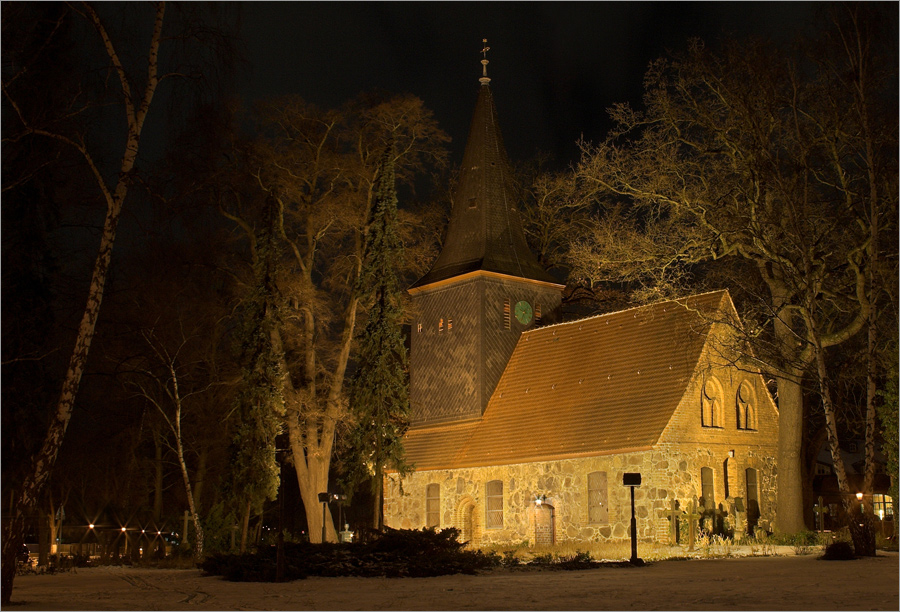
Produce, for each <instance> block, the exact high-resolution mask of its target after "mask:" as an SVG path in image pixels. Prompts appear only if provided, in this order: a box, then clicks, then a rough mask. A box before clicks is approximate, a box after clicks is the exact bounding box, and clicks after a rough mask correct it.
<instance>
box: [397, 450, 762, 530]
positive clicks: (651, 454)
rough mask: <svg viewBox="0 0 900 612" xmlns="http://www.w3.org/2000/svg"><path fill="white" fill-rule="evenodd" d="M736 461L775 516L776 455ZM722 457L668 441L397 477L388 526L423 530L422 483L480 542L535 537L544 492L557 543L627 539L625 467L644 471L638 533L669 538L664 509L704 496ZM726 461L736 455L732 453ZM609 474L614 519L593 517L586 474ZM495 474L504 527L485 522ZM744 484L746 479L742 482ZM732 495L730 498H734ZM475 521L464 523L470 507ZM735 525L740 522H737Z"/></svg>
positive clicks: (452, 520)
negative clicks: (704, 472) (751, 472)
mask: <svg viewBox="0 0 900 612" xmlns="http://www.w3.org/2000/svg"><path fill="white" fill-rule="evenodd" d="M742 457H743V458H742V459H741V461H740V462H736V464H735V465H734V466H733V467H734V468H735V473H737V472H738V470H742V469H743V468H745V467H754V468H756V469H757V470H758V471H759V488H760V498H761V499H760V504H761V506H762V516H763V517H764V518H765V519H767V520H771V517H773V513H774V494H775V492H774V467H773V466H774V461H773V459H772V458H771V457H770V456H769V457H766V456H762V455H758V454H753V453H752V452H749V451H748V452H747V453H744V454H742ZM720 459H722V458H721V457H719V456H717V454H716V453H715V452H713V451H711V450H709V449H698V448H697V447H690V448H684V447H681V446H675V445H670V446H666V447H664V448H658V449H654V450H652V451H644V452H634V453H627V454H618V455H607V456H599V457H588V458H578V459H565V460H559V461H545V462H536V463H525V464H517V465H506V466H489V467H477V468H460V469H455V470H433V471H423V472H416V473H413V474H411V475H410V476H408V477H407V478H405V479H404V481H403V494H402V495H401V494H400V487H399V486H398V483H397V482H396V480H394V479H395V478H396V476H395V475H391V476H388V477H387V478H386V482H385V502H384V513H385V524H387V525H388V526H390V527H394V528H404V529H420V528H422V527H424V526H425V521H426V515H425V488H426V486H427V485H428V484H431V483H438V484H439V485H440V491H441V496H440V508H441V510H440V525H439V527H441V528H444V527H451V526H453V527H457V528H459V529H460V530H461V531H463V532H464V533H471V540H472V541H473V543H474V544H475V545H481V546H485V545H490V544H515V543H520V542H527V543H529V544H532V545H533V544H534V542H535V508H536V506H535V499H536V497H538V496H541V495H544V496H546V500H545V501H544V502H543V503H544V504H548V505H550V506H552V507H553V509H554V513H555V539H556V542H557V543H564V542H593V541H605V540H611V539H612V540H615V539H623V538H627V537H629V522H630V519H631V501H630V492H629V489H628V487H625V486H623V485H622V475H623V474H624V473H625V472H640V473H641V474H642V484H641V486H640V487H638V488H637V489H636V490H635V507H636V516H637V528H638V537H639V538H640V539H641V540H642V541H659V542H665V541H667V539H668V533H669V531H668V529H669V528H668V524H669V522H668V519H667V515H666V511H667V509H668V508H669V504H670V500H672V499H677V500H678V501H679V502H680V503H681V506H682V508H687V502H688V501H693V500H696V499H697V498H699V496H700V492H701V491H700V469H701V468H702V467H713V469H714V472H715V473H716V474H717V479H719V478H721V477H722V476H721V475H720V474H719V472H721V471H722V470H723V462H724V459H723V460H722V461H720ZM729 459H732V458H730V457H729ZM731 467H732V466H729V469H730V468H731ZM594 471H601V472H606V474H607V489H608V493H607V497H608V511H609V514H608V516H609V520H608V522H606V523H591V522H590V521H589V520H588V483H587V479H588V473H590V472H594ZM492 480H500V481H501V482H502V483H503V527H502V528H500V529H487V528H485V486H486V483H487V482H489V481H492ZM732 486H734V485H732ZM742 486H743V485H742ZM715 497H716V500H715V502H716V504H717V505H718V504H720V503H721V504H723V507H725V508H726V509H727V508H728V507H729V506H728V504H729V502H728V500H726V498H725V495H724V490H723V489H720V488H719V487H716V493H715ZM731 497H733V496H731ZM470 506H473V510H472V512H471V515H470V516H471V520H472V525H471V528H470V530H467V527H466V525H465V524H464V521H466V520H467V519H466V516H469V515H468V514H467V512H466V510H467V508H468V507H470ZM737 527H739V528H740V525H738V526H737Z"/></svg>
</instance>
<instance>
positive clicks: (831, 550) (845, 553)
mask: <svg viewBox="0 0 900 612" xmlns="http://www.w3.org/2000/svg"><path fill="white" fill-rule="evenodd" d="M820 559H824V560H826V561H847V560H850V559H856V555H855V554H853V545H852V544H851V543H850V542H832V543H831V544H829V545H828V546H826V547H825V554H824V555H822V556H821V557H820Z"/></svg>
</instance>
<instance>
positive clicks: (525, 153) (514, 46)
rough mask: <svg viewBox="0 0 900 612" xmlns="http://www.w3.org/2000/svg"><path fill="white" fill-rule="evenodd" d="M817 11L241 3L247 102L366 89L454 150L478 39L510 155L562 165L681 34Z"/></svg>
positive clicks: (760, 28) (740, 33) (741, 28)
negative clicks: (437, 130) (416, 110)
mask: <svg viewBox="0 0 900 612" xmlns="http://www.w3.org/2000/svg"><path fill="white" fill-rule="evenodd" d="M820 6H821V5H820V4H818V3H795V2H758V3H756V2H754V3H740V2H700V3H692V2H691V3H687V2H621V3H620V2H609V3H607V2H600V3H588V2H578V3H564V2H538V3H519V2H453V3H430V2H429V3H418V2H414V3H413V2H402V3H401V2H388V3H380V2H372V3H355V2H352V3H345V2H325V3H317V2H296V3H295V2H251V3H247V4H245V5H244V6H243V8H242V34H243V36H244V39H245V42H246V47H245V53H246V58H247V60H248V63H249V66H248V70H246V71H245V72H244V74H243V76H242V78H241V80H240V82H239V92H240V94H241V95H242V96H243V97H244V98H245V99H247V100H252V99H255V98H261V97H266V96H272V95H280V94H287V93H294V94H299V95H300V96H302V97H303V98H305V99H306V100H308V101H310V102H313V103H315V104H317V105H320V106H324V107H335V106H338V105H340V104H341V103H343V102H344V101H346V100H348V99H349V98H351V97H353V96H355V95H356V94H358V93H360V92H362V91H365V90H369V89H375V88H379V89H384V90H387V91H389V92H395V93H411V94H414V95H416V96H418V97H420V98H422V99H423V100H424V102H425V104H426V106H427V107H428V108H430V109H431V110H432V111H433V112H434V114H435V117H436V119H437V121H438V122H439V124H440V125H441V126H442V127H443V129H444V130H445V131H447V132H448V133H449V134H450V135H451V137H452V138H453V143H452V149H453V158H452V161H453V162H454V163H459V161H460V159H461V157H462V147H463V146H464V141H465V138H466V134H467V132H468V125H469V121H470V119H471V112H472V109H473V107H474V104H475V98H476V95H477V89H478V77H480V76H481V65H480V63H479V62H480V60H481V53H480V51H481V48H482V43H481V41H482V39H483V38H487V40H488V46H489V47H490V51H489V52H488V59H489V60H490V65H489V66H488V76H490V77H491V88H492V89H493V92H494V96H495V100H496V103H497V106H498V111H499V113H500V121H501V127H502V130H503V135H504V139H505V140H506V147H507V151H508V152H509V155H510V157H511V158H512V159H513V160H524V159H527V158H529V157H531V156H532V155H534V154H535V153H536V152H537V151H543V152H546V153H550V154H552V155H553V156H554V157H555V158H556V159H557V160H558V162H561V163H563V164H566V163H568V162H570V161H574V159H575V157H576V147H575V142H576V140H577V139H578V138H579V136H580V135H582V134H583V135H584V136H585V137H587V138H588V139H592V140H596V139H599V138H602V137H603V136H604V135H605V133H606V131H607V129H608V127H609V124H608V121H607V113H606V109H607V108H609V107H610V106H611V105H612V104H614V103H616V102H621V101H630V102H632V103H633V104H637V103H639V102H640V97H641V83H642V79H643V76H644V73H645V71H646V69H647V66H648V64H649V63H650V62H651V61H652V60H654V59H656V58H658V57H659V56H661V55H663V54H664V53H665V52H666V51H667V50H681V49H684V48H685V46H686V41H687V39H688V38H689V37H693V36H699V37H701V38H703V39H704V40H705V41H707V42H708V43H714V42H715V41H716V40H717V39H720V38H721V37H722V36H735V37H739V38H740V37H744V36H746V35H750V34H756V35H760V36H763V37H767V38H770V39H772V40H775V41H783V40H788V39H790V38H791V37H792V36H793V35H794V34H795V33H796V32H798V31H801V30H803V29H805V28H807V27H808V26H809V25H810V24H811V23H812V22H813V20H814V17H815V13H816V11H817V9H818V8H819V7H820Z"/></svg>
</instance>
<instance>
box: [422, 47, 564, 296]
mask: <svg viewBox="0 0 900 612" xmlns="http://www.w3.org/2000/svg"><path fill="white" fill-rule="evenodd" d="M484 43H485V45H484V48H483V49H482V54H483V55H484V59H482V60H481V64H482V77H481V78H480V79H479V82H480V83H481V87H480V88H479V90H480V91H479V92H478V101H477V102H476V104H475V113H474V116H473V117H472V124H471V127H470V128H469V139H468V141H467V142H466V150H465V154H464V155H463V163H462V168H461V169H460V175H459V184H458V186H457V189H456V195H455V197H454V201H453V210H452V211H451V215H450V224H449V227H448V228H447V236H446V239H445V240H444V246H443V249H442V250H441V254H440V255H439V256H438V258H437V261H435V263H434V265H433V266H432V268H431V271H429V272H428V273H427V274H426V275H425V276H423V277H422V278H421V279H419V281H418V282H417V283H415V284H414V285H413V288H417V287H423V286H425V285H429V284H431V283H434V282H438V281H442V280H445V279H448V278H452V277H455V276H460V275H463V274H467V273H470V272H475V271H478V270H483V271H486V272H496V273H499V274H504V275H508V276H515V277H519V278H526V279H531V280H538V281H544V282H550V283H553V282H555V281H554V279H553V277H551V276H550V275H549V274H548V273H547V272H546V271H545V270H544V269H543V268H542V267H541V266H540V264H539V263H538V261H537V258H536V257H535V256H534V254H533V253H532V252H531V250H530V249H529V248H528V244H527V243H526V241H525V234H524V232H523V231H522V222H521V220H520V218H519V213H518V210H517V209H516V200H517V198H516V190H515V186H514V183H513V180H512V174H511V172H510V169H509V161H508V159H507V156H506V149H505V148H504V146H503V137H502V136H501V134H500V125H499V122H498V119H497V108H496V106H495V105H494V97H493V95H492V94H491V88H490V86H489V84H490V81H491V79H489V78H488V76H487V65H488V60H487V51H488V49H489V48H490V47H488V46H487V40H485V41H484Z"/></svg>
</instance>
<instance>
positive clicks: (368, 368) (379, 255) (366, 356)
mask: <svg viewBox="0 0 900 612" xmlns="http://www.w3.org/2000/svg"><path fill="white" fill-rule="evenodd" d="M402 262H403V244H402V242H401V240H400V237H399V235H398V232H397V192H396V188H395V177H394V146H393V143H391V145H389V146H388V148H387V150H386V151H385V154H384V159H383V161H382V163H381V172H380V176H379V178H378V183H377V188H376V195H375V201H374V203H373V206H372V212H371V216H370V219H369V227H368V232H367V234H366V247H365V251H364V258H363V262H362V270H361V272H360V276H359V285H358V291H359V294H360V295H361V296H362V297H363V299H364V300H365V301H367V302H370V304H371V305H370V307H369V318H368V321H367V322H366V326H365V329H364V330H363V333H362V335H361V336H360V338H359V357H358V359H359V368H358V370H357V372H356V375H355V377H354V379H353V384H352V389H351V401H350V406H351V411H352V414H353V416H354V421H355V425H354V428H353V429H352V431H351V432H350V436H349V446H350V448H351V452H352V453H353V456H354V459H355V463H356V472H355V474H351V481H355V482H360V481H362V480H363V479H365V478H368V479H369V482H370V484H371V491H372V495H373V498H374V500H373V501H374V510H375V512H374V514H375V516H374V521H373V526H374V527H375V529H380V528H381V526H382V501H381V500H382V496H383V491H382V482H383V474H384V469H385V468H388V469H396V470H398V471H400V473H401V474H403V473H405V472H406V470H407V466H406V463H405V461H404V459H403V455H404V452H403V444H402V440H401V438H402V436H403V434H404V433H405V432H406V430H407V428H408V427H409V370H408V364H407V352H406V344H405V343H404V341H403V334H402V333H401V324H402V320H403V306H402V293H401V290H400V280H399V278H398V274H399V270H400V268H401V266H402Z"/></svg>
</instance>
